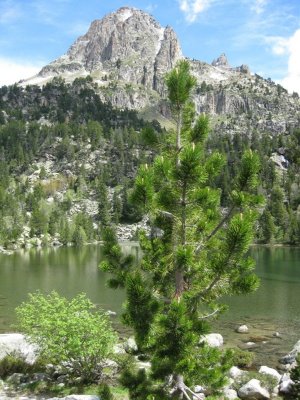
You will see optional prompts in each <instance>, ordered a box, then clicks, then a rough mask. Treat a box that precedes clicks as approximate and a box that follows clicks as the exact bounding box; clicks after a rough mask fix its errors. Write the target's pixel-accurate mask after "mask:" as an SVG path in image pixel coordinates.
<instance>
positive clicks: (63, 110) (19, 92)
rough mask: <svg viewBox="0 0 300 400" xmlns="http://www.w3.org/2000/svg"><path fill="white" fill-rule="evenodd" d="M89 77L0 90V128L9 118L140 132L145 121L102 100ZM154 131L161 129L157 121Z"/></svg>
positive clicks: (55, 80) (95, 85)
mask: <svg viewBox="0 0 300 400" xmlns="http://www.w3.org/2000/svg"><path fill="white" fill-rule="evenodd" d="M96 87H97V84H96V83H93V80H92V78H91V77H89V76H88V77H86V78H77V79H75V80H74V81H73V82H72V83H66V82H65V81H64V79H62V78H60V77H55V78H53V80H52V81H51V82H48V83H46V84H45V85H44V86H43V87H39V86H37V85H28V86H26V87H25V88H23V87H21V86H18V85H17V84H15V85H12V86H2V87H0V125H1V124H4V123H5V122H6V121H9V120H11V119H14V120H19V121H20V120H21V121H39V120H40V119H41V118H44V119H46V120H48V121H50V122H55V123H56V122H71V121H72V122H76V123H79V124H84V123H87V122H88V121H90V120H92V121H98V122H101V124H102V126H103V127H105V128H117V127H125V126H127V127H132V128H133V129H141V128H143V127H144V126H145V125H146V122H145V121H144V120H143V119H141V118H139V117H138V114H137V112H136V111H134V110H128V109H124V110H120V109H116V108H114V107H113V106H112V105H111V104H110V103H104V102H103V101H101V99H100V97H99V95H98V94H97V93H96V91H95V89H96ZM152 124H153V125H155V129H156V130H158V131H160V130H161V127H160V125H159V123H158V122H157V121H153V123H152Z"/></svg>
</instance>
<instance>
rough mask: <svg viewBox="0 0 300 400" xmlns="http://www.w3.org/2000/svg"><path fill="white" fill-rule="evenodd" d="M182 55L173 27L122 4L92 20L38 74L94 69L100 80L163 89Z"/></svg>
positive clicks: (81, 72)
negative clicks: (118, 7)
mask: <svg viewBox="0 0 300 400" xmlns="http://www.w3.org/2000/svg"><path fill="white" fill-rule="evenodd" d="M180 58H182V53H181V49H180V45H179V42H178V39H177V37H176V34H175V32H174V30H173V29H172V28H171V27H169V26H167V27H166V28H163V27H162V26H160V24H159V23H158V22H156V21H155V20H154V18H153V17H152V16H151V15H149V14H147V13H145V12H143V11H141V10H138V9H135V8H129V7H122V8H120V9H119V10H117V11H116V12H114V13H111V14H108V15H106V16H105V17H104V18H103V19H101V20H95V21H94V22H92V24H91V26H90V28H89V30H88V32H87V33H86V34H85V35H83V36H80V37H79V38H78V39H77V40H76V41H75V42H74V44H73V45H72V46H71V47H70V49H69V50H68V51H67V53H66V54H65V55H63V56H61V57H59V58H58V59H57V60H55V61H53V62H51V63H50V64H49V65H47V66H45V67H44V68H43V69H42V70H41V71H40V73H39V74H38V77H37V78H49V77H51V76H56V75H61V74H65V73H68V74H74V78H75V75H76V74H80V75H87V74H91V73H93V74H94V75H95V76H97V77H98V78H99V83H101V84H103V83H105V82H106V81H111V80H118V81H119V80H122V81H124V82H128V83H130V84H137V85H139V84H141V85H144V86H146V87H147V88H148V89H155V90H157V91H158V92H162V88H163V76H164V74H165V73H166V72H167V71H169V70H170V69H171V68H173V67H174V66H175V64H176V62H177V60H178V59H180Z"/></svg>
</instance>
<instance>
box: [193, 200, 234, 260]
mask: <svg viewBox="0 0 300 400" xmlns="http://www.w3.org/2000/svg"><path fill="white" fill-rule="evenodd" d="M234 209H235V206H232V207H231V209H230V210H229V212H228V213H227V214H226V215H225V217H223V219H221V221H220V222H219V223H218V225H217V226H216V227H215V228H214V229H213V230H212V231H211V233H210V234H209V235H207V236H206V238H205V239H204V241H205V242H206V243H207V242H209V240H210V239H211V238H212V237H213V236H215V235H216V234H217V233H218V232H219V230H220V229H221V228H222V227H223V225H224V224H225V223H226V222H227V221H228V220H229V218H230V217H231V215H232V213H233V211H234ZM202 247H203V242H201V243H199V244H198V246H197V247H196V250H195V254H199V252H200V250H201V249H202Z"/></svg>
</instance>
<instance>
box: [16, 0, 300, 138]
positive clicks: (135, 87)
mask: <svg viewBox="0 0 300 400" xmlns="http://www.w3.org/2000/svg"><path fill="white" fill-rule="evenodd" d="M183 58H185V57H184V55H183V54H182V50H181V46H180V43H179V40H178V38H177V36H176V33H175V32H174V30H173V29H172V28H171V27H170V26H167V27H162V26H161V25H160V24H159V23H158V22H157V21H156V20H155V19H154V17H153V16H151V15H150V14H148V13H146V12H144V11H142V10H139V9H136V8H132V7H121V8H120V9H118V10H117V11H116V12H112V13H110V14H107V15H106V16H104V17H103V18H102V19H100V20H95V21H93V22H92V23H91V26H90V28H89V29H88V31H87V33H86V34H84V35H82V36H80V37H79V38H78V39H77V40H76V41H75V42H74V43H73V44H72V45H71V47H70V48H69V50H68V51H67V53H66V54H65V55H63V56H61V57H59V58H58V59H56V60H54V61H53V62H51V63H50V64H48V65H46V66H45V67H44V68H42V70H41V71H40V72H39V74H37V75H36V76H35V77H33V78H31V79H29V80H25V81H23V82H21V85H22V86H23V87H25V86H26V85H28V84H38V85H44V84H46V83H47V82H48V81H50V80H51V79H52V78H53V77H55V76H59V77H62V78H64V79H65V80H66V82H72V81H74V80H75V79H76V78H82V77H86V76H88V75H90V76H91V77H92V79H93V82H94V84H95V85H94V86H93V88H94V90H96V92H97V93H98V95H99V97H100V98H101V100H102V101H103V102H109V103H111V104H112V105H113V106H114V107H117V108H121V109H132V110H137V111H138V112H139V113H140V114H141V116H142V117H144V118H146V119H150V120H152V119H153V118H156V119H158V120H160V119H162V120H163V123H164V122H166V123H167V121H168V120H170V119H171V112H170V109H169V106H168V104H167V103H166V101H165V98H166V89H165V84H164V77H165V74H166V73H167V72H168V71H170V70H171V69H172V68H173V67H174V66H175V65H176V62H177V61H178V60H179V59H183ZM185 59H187V60H188V61H189V63H190V66H191V71H192V73H193V75H194V76H195V77H196V78H197V88H196V91H195V92H194V95H193V101H194V102H195V104H196V110H197V112H198V113H201V112H205V113H208V114H210V115H211V118H212V119H213V121H214V125H215V126H216V128H217V129H219V130H220V131H226V132H228V131H229V132H230V131H232V130H233V131H236V129H237V130H238V131H240V132H241V133H242V134H250V135H251V134H253V132H254V131H257V130H259V131H261V132H269V133H271V134H278V133H279V132H281V133H282V132H284V131H285V130H286V129H287V128H289V127H295V126H297V125H298V123H299V120H300V102H299V96H298V95H297V94H296V93H295V94H294V95H289V94H288V93H287V91H286V90H285V89H284V88H283V87H282V86H280V85H278V84H275V83H274V82H272V81H271V79H264V78H262V77H260V76H259V75H257V74H251V73H250V70H249V68H248V66H247V65H241V66H239V67H232V66H230V64H229V61H228V60H227V57H226V55H225V54H224V53H223V54H221V55H220V56H219V57H218V58H216V59H215V60H213V61H212V64H208V63H205V62H203V61H199V60H195V59H188V58H185ZM229 116H230V117H229ZM229 119H230V120H231V121H229ZM249 121H250V123H249ZM232 126H233V127H232Z"/></svg>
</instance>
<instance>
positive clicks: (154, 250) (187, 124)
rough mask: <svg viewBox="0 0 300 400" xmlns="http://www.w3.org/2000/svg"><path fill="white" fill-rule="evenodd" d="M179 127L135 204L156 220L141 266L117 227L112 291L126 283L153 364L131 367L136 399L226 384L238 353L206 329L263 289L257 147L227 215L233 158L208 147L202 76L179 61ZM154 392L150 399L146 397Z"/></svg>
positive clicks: (146, 174)
mask: <svg viewBox="0 0 300 400" xmlns="http://www.w3.org/2000/svg"><path fill="white" fill-rule="evenodd" d="M166 83H167V87H168V92H169V100H170V102H171V105H172V107H173V111H174V116H175V119H176V124H177V129H176V132H174V134H172V133H171V134H170V136H169V137H168V138H167V143H166V145H165V146H164V148H162V152H161V154H160V155H159V156H157V157H156V159H155V160H154V163H153V165H152V166H148V165H144V166H142V167H141V168H140V170H139V172H138V175H137V177H136V180H135V186H134V190H133V194H132V201H133V202H134V203H135V204H136V206H138V207H143V209H144V211H145V213H147V214H148V216H149V221H150V224H151V233H150V234H146V233H141V235H140V245H141V248H142V252H143V258H142V260H141V263H140V265H135V264H134V263H133V262H132V260H131V259H126V257H124V256H122V254H121V250H120V247H119V246H118V244H117V241H116V238H115V237H114V236H113V234H112V231H109V232H108V234H107V236H106V237H105V239H106V245H105V248H104V250H105V251H104V255H105V256H106V261H104V262H103V263H102V268H103V269H104V270H106V271H109V272H111V273H112V274H113V278H112V280H111V286H113V287H119V286H123V287H125V290H126V299H127V300H126V304H125V312H124V315H123V321H124V322H125V323H126V324H127V325H129V326H130V327H131V328H133V330H134V332H135V338H136V342H137V344H138V347H139V349H140V351H142V352H143V353H144V354H145V355H146V356H147V357H148V358H149V359H150V361H151V371H150V373H146V372H145V371H133V370H130V371H125V373H124V374H123V377H122V383H123V384H124V385H125V386H126V387H128V389H129V393H130V398H131V399H147V398H149V399H150V398H151V399H157V400H158V399H180V398H183V397H184V398H185V399H192V398H197V395H196V394H195V393H193V390H192V389H191V388H192V387H193V385H194V384H195V383H198V384H202V385H204V386H206V387H208V388H209V389H210V390H211V391H212V392H214V391H217V389H218V388H219V387H221V386H222V385H223V384H224V383H225V380H226V378H225V372H226V370H227V369H228V368H229V366H230V354H229V353H228V352H224V353H221V352H220V351H219V350H217V349H211V348H209V347H208V346H207V345H205V344H203V343H202V344H199V339H200V337H201V335H203V334H204V333H206V332H207V329H208V328H207V323H208V321H209V320H210V319H212V318H214V317H216V316H217V315H218V314H220V312H221V311H222V310H223V309H224V306H223V305H222V304H220V303H219V301H218V300H219V298H220V297H221V296H223V295H224V294H227V295H230V294H243V293H248V292H251V291H253V290H255V289H256V288H257V286H258V279H257V277H256V276H255V275H254V273H253V268H254V263H253V261H252V259H250V258H249V257H247V256H246V254H247V251H248V249H249V246H250V244H251V241H252V238H253V227H254V223H255V220H256V217H257V213H256V212H255V210H254V208H255V206H256V205H257V204H259V203H260V200H261V199H260V198H259V197H258V196H257V195H256V194H255V189H256V186H257V183H258V182H257V173H258V170H259V160H258V157H257V155H256V154H254V153H253V152H252V151H250V150H248V151H246V152H245V153H244V155H243V157H242V159H241V164H240V166H239V173H238V175H237V176H236V178H235V182H234V185H233V189H232V190H231V193H230V199H231V202H230V205H229V207H228V210H227V211H226V213H225V214H224V213H223V212H222V210H221V208H220V197H221V192H222V190H221V188H215V187H214V185H213V184H214V183H215V181H216V177H217V176H218V174H220V172H221V170H222V168H223V165H224V162H225V160H224V157H223V156H221V155H220V154H219V153H217V152H214V153H212V154H209V155H207V154H206V152H205V148H204V143H205V139H206V137H207V134H208V131H209V129H208V128H209V124H208V119H207V117H206V116H205V115H200V116H199V117H198V118H197V119H194V118H195V112H194V111H193V109H192V108H191V103H190V95H191V91H192V89H193V88H194V86H195V83H196V82H195V79H194V78H193V77H192V76H191V74H190V71H189V64H188V62H186V61H180V62H179V64H178V65H177V67H176V68H175V69H174V70H172V71H171V72H170V73H169V74H168V75H167V79H166ZM147 396H149V397H147ZM193 396H194V397H193Z"/></svg>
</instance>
